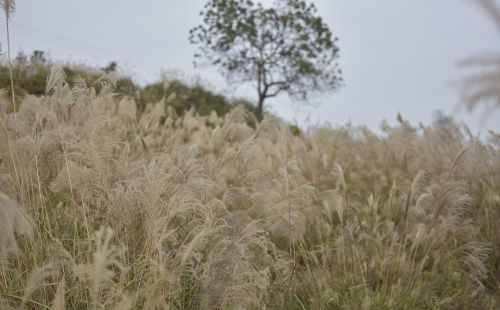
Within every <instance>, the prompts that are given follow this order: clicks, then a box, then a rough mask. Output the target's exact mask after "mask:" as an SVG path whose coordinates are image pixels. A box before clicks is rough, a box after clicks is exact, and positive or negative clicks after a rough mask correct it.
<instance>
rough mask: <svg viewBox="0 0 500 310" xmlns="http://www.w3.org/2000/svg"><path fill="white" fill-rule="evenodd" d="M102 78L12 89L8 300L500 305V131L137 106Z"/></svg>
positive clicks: (3, 146) (12, 303)
mask: <svg viewBox="0 0 500 310" xmlns="http://www.w3.org/2000/svg"><path fill="white" fill-rule="evenodd" d="M99 83H100V86H99V87H98V89H99V91H96V89H94V88H92V87H87V86H86V85H85V83H74V86H73V87H72V88H71V87H69V86H68V84H67V83H66V81H65V77H64V74H63V72H62V71H61V70H57V69H54V70H53V72H52V74H51V76H50V78H49V80H48V83H47V89H46V95H44V96H39V97H36V96H27V97H26V98H24V99H23V100H22V102H21V104H20V106H19V109H18V111H16V112H15V113H14V112H13V113H8V112H7V110H8V107H7V105H8V104H9V102H8V100H7V99H6V98H3V99H1V100H0V190H1V192H2V193H1V194H0V223H1V226H0V254H1V258H2V261H1V262H2V263H1V264H0V271H1V272H0V308H2V309H17V308H19V307H21V308H36V309H47V308H53V309H87V308H88V309H113V308H114V309H217V308H221V309H264V308H265V309H274V308H276V309H282V308H285V309H362V308H365V309H371V308H373V309H386V308H387V309H417V308H432V309H435V308H442V309H498V307H500V299H499V297H498V296H499V295H500V280H499V279H500V234H499V233H498V232H499V230H498V227H500V196H499V193H500V148H499V147H500V141H499V140H498V139H497V140H494V139H495V137H493V138H492V140H491V141H490V142H483V141H480V140H479V139H477V138H476V137H474V136H472V135H470V134H469V133H468V131H467V130H466V129H462V128H459V127H458V126H457V125H454V124H448V125H443V124H440V125H439V124H438V125H435V126H431V127H422V128H418V129H417V128H413V127H411V126H410V125H409V124H408V123H407V122H406V121H404V120H403V119H400V124H399V125H398V126H396V127H390V126H387V125H384V127H383V128H384V133H383V134H381V135H377V134H374V133H373V132H371V131H370V130H368V129H366V128H352V127H342V128H330V127H318V128H311V129H309V130H307V131H305V132H302V133H297V132H294V133H292V132H290V130H289V129H288V126H287V124H286V123H283V122H281V121H280V120H277V119H266V120H264V121H263V122H262V123H261V124H260V125H258V126H257V128H252V127H249V126H248V125H247V122H246V112H245V110H244V109H243V108H236V109H234V110H232V111H231V112H230V113H229V114H227V115H226V116H225V117H224V118H220V117H218V116H217V115H215V114H212V115H210V116H206V117H200V116H195V115H193V113H186V114H185V115H183V116H176V114H175V113H173V112H172V113H169V112H166V111H165V109H164V106H163V103H158V104H150V105H148V106H147V108H146V110H145V112H144V113H139V112H138V111H136V105H135V103H134V102H133V101H132V100H131V99H127V98H120V97H116V96H114V94H113V84H114V81H113V79H110V78H109V77H108V78H106V77H105V78H102V79H101V80H100V82H99ZM167 100H168V99H167ZM14 118H15V119H16V121H14Z"/></svg>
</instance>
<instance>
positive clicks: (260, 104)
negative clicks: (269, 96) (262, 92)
mask: <svg viewBox="0 0 500 310" xmlns="http://www.w3.org/2000/svg"><path fill="white" fill-rule="evenodd" d="M263 106H264V97H263V96H259V102H257V110H256V111H255V116H256V117H257V122H259V123H260V122H261V121H262V119H263V118H264V111H263Z"/></svg>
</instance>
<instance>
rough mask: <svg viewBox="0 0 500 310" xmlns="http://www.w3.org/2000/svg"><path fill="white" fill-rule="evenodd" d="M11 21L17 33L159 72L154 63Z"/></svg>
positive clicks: (150, 72) (152, 71)
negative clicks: (126, 56) (119, 54)
mask: <svg viewBox="0 0 500 310" xmlns="http://www.w3.org/2000/svg"><path fill="white" fill-rule="evenodd" d="M0 21H5V20H4V19H3V18H0ZM9 22H10V23H11V25H12V26H11V31H12V32H14V33H17V34H19V35H23V36H26V37H30V38H32V39H36V40H40V41H43V42H46V43H49V44H52V45H57V46H59V47H63V48H66V49H70V50H73V51H76V52H79V53H82V54H85V55H88V56H92V57H95V58H98V59H101V60H106V61H113V60H118V61H119V60H125V62H129V63H132V65H133V66H134V67H138V68H139V69H140V71H143V72H147V73H149V74H154V75H156V74H157V73H158V72H156V71H154V70H152V69H151V68H153V67H156V66H155V65H152V64H146V63H144V62H143V61H142V60H141V61H138V60H137V59H132V61H129V59H128V58H125V57H117V56H118V53H115V52H113V51H108V50H105V49H102V48H99V47H96V46H93V45H90V44H87V43H84V42H81V41H77V40H73V39H70V38H66V37H64V36H61V35H58V34H54V33H51V32H48V31H45V30H41V29H38V28H36V27H32V26H28V25H26V24H22V23H19V22H12V21H9ZM137 65H139V66H137Z"/></svg>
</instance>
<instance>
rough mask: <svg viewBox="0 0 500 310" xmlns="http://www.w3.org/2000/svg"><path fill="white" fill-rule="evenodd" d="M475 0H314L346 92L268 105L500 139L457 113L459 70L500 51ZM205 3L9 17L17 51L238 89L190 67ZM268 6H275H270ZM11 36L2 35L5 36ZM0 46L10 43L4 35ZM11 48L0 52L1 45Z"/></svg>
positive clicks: (97, 1)
mask: <svg viewBox="0 0 500 310" xmlns="http://www.w3.org/2000/svg"><path fill="white" fill-rule="evenodd" d="M472 1H473V0H439V1H437V0H383V1H374V0H355V1H354V0H316V1H314V2H315V4H316V5H317V7H318V10H319V14H320V15H321V16H322V17H323V18H324V19H325V21H326V22H327V23H328V24H329V26H330V27H331V30H332V32H333V33H334V35H335V36H337V37H338V38H339V45H340V51H341V56H340V59H339V63H340V66H341V68H342V69H343V71H344V78H345V81H346V87H344V88H343V89H341V90H340V91H339V92H336V93H333V94H328V95H325V96H321V97H318V98H316V99H315V100H314V103H315V107H303V106H302V107H300V108H299V110H298V111H297V110H296V109H294V108H292V106H291V105H290V100H288V98H287V97H286V96H282V97H279V98H276V99H274V100H269V101H268V102H267V104H268V105H267V107H268V108H270V109H271V110H272V111H274V112H275V113H277V114H278V115H280V116H282V117H283V118H285V119H287V120H290V121H297V122H298V123H299V124H304V123H305V119H306V118H307V117H309V120H310V122H312V123H315V122H316V121H321V122H325V121H329V122H331V123H333V124H344V123H346V122H348V121H351V122H352V123H353V124H354V125H358V124H367V125H368V126H370V127H371V128H378V126H379V125H380V123H381V122H382V120H383V119H387V120H389V122H390V123H394V120H395V117H396V114H397V113H398V112H400V113H401V114H402V115H403V117H405V118H407V119H409V120H410V122H411V123H413V124H418V122H423V123H425V124H428V123H430V122H431V120H432V116H433V113H434V112H435V111H436V110H443V111H444V112H445V113H446V114H450V115H452V116H453V117H454V118H455V119H457V120H459V121H464V122H465V123H467V124H468V125H469V126H470V127H471V128H472V129H473V131H474V132H477V131H482V132H484V131H485V130H486V129H493V130H495V131H497V132H498V131H500V111H497V112H496V113H494V114H492V115H490V117H489V118H487V119H486V121H484V120H482V119H481V113H480V112H479V111H478V112H476V113H474V114H468V113H466V112H465V111H464V109H461V110H460V111H457V107H458V106H459V104H460V100H459V92H458V89H457V85H456V82H457V81H458V80H459V79H460V78H461V77H464V76H465V75H466V73H467V71H466V70H464V69H461V68H458V67H457V62H458V61H460V60H463V59H464V58H467V57H469V56H472V55H474V54H477V53H480V52H484V51H494V50H496V51H500V33H499V32H498V31H497V29H496V28H495V25H494V24H493V23H492V22H491V21H490V19H489V18H488V17H487V16H486V15H485V14H484V12H483V11H481V9H479V7H477V6H475V5H473V4H472ZM204 2H205V0H186V1H179V0H175V1H172V0H170V1H168V0H163V1H161V0H141V1H137V0H134V1H133V0H85V1H78V0H44V1H40V0H18V1H17V12H16V14H15V15H14V17H13V19H12V37H11V41H12V46H13V50H14V52H17V51H18V50H23V51H25V52H27V53H31V51H32V50H34V49H38V50H45V51H49V52H50V55H51V58H52V59H54V60H73V61H77V62H86V63H89V64H98V65H101V66H104V65H105V64H106V63H108V62H110V61H111V60H117V61H118V63H119V65H120V66H121V67H122V68H124V69H125V71H127V72H129V73H132V74H133V75H134V77H135V78H136V79H137V80H139V81H141V82H150V81H154V80H155V79H157V78H158V77H159V72H160V70H162V69H163V70H179V71H181V72H183V73H184V74H186V75H187V76H195V75H199V76H200V77H201V78H202V79H204V80H206V81H208V82H209V83H210V84H211V85H213V87H214V88H215V89H216V90H219V91H223V92H225V93H226V94H229V95H247V96H248V97H249V98H250V99H252V98H253V97H252V96H253V95H254V94H253V92H251V89H250V88H249V87H246V88H245V87H244V88H240V89H237V90H233V89H232V88H229V87H227V86H226V84H225V81H224V79H223V78H222V77H221V76H220V75H219V74H218V73H217V72H216V70H215V69H210V68H204V69H195V68H193V66H192V61H193V53H194V52H195V51H196V48H195V47H193V46H190V44H189V42H188V31H189V29H190V28H191V27H193V26H195V25H196V24H198V23H199V22H200V18H199V16H198V13H199V11H200V9H201V8H202V6H203V4H204ZM267 2H269V1H267ZM4 30H5V28H4V27H2V32H5V31H4ZM1 39H2V41H1V42H2V43H4V42H5V39H4V35H3V34H2V37H1ZM2 45H3V46H5V45H4V44H2Z"/></svg>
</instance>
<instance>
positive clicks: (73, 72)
mask: <svg viewBox="0 0 500 310" xmlns="http://www.w3.org/2000/svg"><path fill="white" fill-rule="evenodd" d="M54 65H58V66H61V67H62V69H63V71H64V73H65V75H66V78H67V83H68V85H69V86H70V87H72V86H74V85H76V84H78V83H85V84H86V85H89V86H92V87H94V88H96V90H99V89H100V87H101V84H100V79H101V76H103V75H105V74H106V75H108V76H110V77H111V76H113V79H115V83H116V85H115V88H114V91H115V93H116V94H117V96H119V97H120V98H121V97H130V98H133V99H134V100H135V102H136V103H137V106H138V111H139V112H143V111H144V109H145V107H146V105H147V103H150V102H159V101H162V100H163V101H165V102H167V104H166V105H165V108H166V109H168V108H171V109H174V110H175V111H176V112H177V113H178V114H179V115H180V114H183V113H184V112H186V111H188V110H190V109H193V110H194V113H196V114H200V115H209V114H210V113H211V112H212V111H215V112H217V114H218V115H225V114H226V113H227V112H228V111H229V110H231V108H233V107H235V106H236V105H239V104H242V105H244V106H246V107H247V109H248V110H249V111H255V108H254V107H253V106H252V105H251V104H250V103H249V102H248V101H246V100H244V99H229V98H227V97H225V96H222V95H220V94H216V93H214V92H212V91H209V90H207V87H206V86H204V85H203V84H202V82H200V81H196V82H195V83H188V82H184V81H181V80H180V79H167V78H162V80H160V81H158V82H156V83H152V84H148V85H145V86H140V85H137V84H136V83H134V81H133V80H132V79H131V78H129V77H127V76H123V75H119V74H117V73H116V70H117V64H116V63H114V62H112V63H110V64H109V66H107V67H106V68H103V69H98V68H92V67H89V66H84V65H77V64H55V63H53V62H51V61H50V60H47V59H46V58H45V56H44V53H43V52H42V51H34V52H33V54H32V55H31V56H30V57H29V58H28V57H27V56H26V55H24V54H23V53H19V55H18V56H17V57H16V59H15V60H14V61H13V62H12V77H13V81H14V82H13V86H14V94H15V97H16V98H17V100H15V101H16V102H20V100H21V99H22V98H24V97H25V96H26V95H27V94H31V95H35V96H41V95H45V92H46V89H45V85H46V83H47V79H48V77H49V74H50V68H51V67H52V66H54ZM0 88H3V89H7V90H8V94H9V97H10V98H12V96H11V95H12V93H11V79H10V67H9V65H8V64H6V63H5V64H0ZM11 102H12V99H11ZM13 110H14V108H13V107H12V106H11V107H9V111H13Z"/></svg>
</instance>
